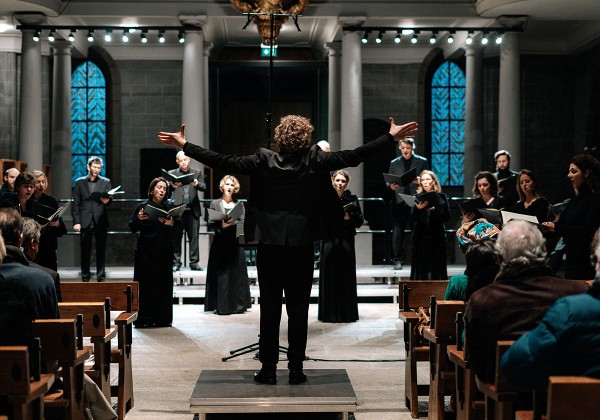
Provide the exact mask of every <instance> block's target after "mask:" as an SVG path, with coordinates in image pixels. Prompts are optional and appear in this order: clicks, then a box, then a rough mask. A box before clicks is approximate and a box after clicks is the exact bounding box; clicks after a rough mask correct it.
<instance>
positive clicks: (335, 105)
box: [325, 42, 342, 151]
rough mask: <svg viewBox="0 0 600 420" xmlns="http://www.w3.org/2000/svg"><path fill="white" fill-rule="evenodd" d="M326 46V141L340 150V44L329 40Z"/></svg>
mask: <svg viewBox="0 0 600 420" xmlns="http://www.w3.org/2000/svg"><path fill="white" fill-rule="evenodd" d="M325 47H326V48H327V58H328V61H329V83H328V85H329V99H328V101H329V102H328V114H329V121H328V130H327V141H328V142H329V145H330V146H331V150H332V151H336V150H340V145H341V142H340V116H341V115H340V103H341V99H340V92H341V78H340V55H341V52H342V51H341V49H342V45H341V43H339V42H329V43H327V44H326V45H325Z"/></svg>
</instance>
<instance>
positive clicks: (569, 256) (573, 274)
mask: <svg viewBox="0 0 600 420" xmlns="http://www.w3.org/2000/svg"><path fill="white" fill-rule="evenodd" d="M567 177H568V178H569V181H570V182H571V185H572V186H573V191H574V192H575V196H574V197H573V198H572V199H571V200H570V201H569V203H568V204H567V207H566V208H565V210H564V211H563V212H562V213H561V214H560V216H559V218H558V220H557V221H556V222H545V223H544V226H545V228H546V230H548V231H550V232H556V233H557V234H558V235H559V236H561V237H562V238H563V239H564V242H565V257H566V259H565V278H568V279H577V280H592V279H593V278H594V267H593V266H592V263H591V262H590V244H591V242H592V238H593V236H594V232H595V231H596V230H597V229H598V227H599V226H600V195H599V194H598V192H599V191H600V162H598V160H597V159H595V158H594V157H593V156H591V155H576V156H574V157H573V159H571V164H570V165H569V172H568V174H567Z"/></svg>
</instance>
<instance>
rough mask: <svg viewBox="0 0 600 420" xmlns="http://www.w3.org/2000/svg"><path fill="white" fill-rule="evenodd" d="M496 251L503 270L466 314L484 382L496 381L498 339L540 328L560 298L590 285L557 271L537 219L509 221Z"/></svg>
mask: <svg viewBox="0 0 600 420" xmlns="http://www.w3.org/2000/svg"><path fill="white" fill-rule="evenodd" d="M496 250H497V252H498V260H499V262H500V271H499V272H498V275H497V276H496V278H495V280H494V282H493V283H492V284H490V285H488V286H485V287H483V288H482V289H479V290H477V291H476V292H475V293H473V295H472V296H471V298H470V299H469V302H468V304H467V309H466V312H465V337H466V342H467V347H466V351H467V358H468V360H469V363H470V364H471V367H472V369H473V371H474V372H475V374H476V375H477V376H478V377H479V379H480V380H482V381H484V382H493V380H494V370H495V366H494V361H495V359H496V343H497V342H498V340H516V339H517V338H519V337H520V336H521V335H523V334H524V333H526V332H528V331H531V330H532V329H533V328H535V327H536V326H537V325H538V324H539V323H540V322H541V320H542V317H543V316H544V314H545V313H546V311H547V310H548V308H549V307H550V306H551V305H552V304H554V302H555V301H556V300H557V299H559V298H561V297H563V296H567V295H573V294H577V293H582V292H583V291H585V290H586V289H587V286H586V285H585V284H584V283H583V282H576V281H570V280H565V279H561V278H559V277H557V276H555V275H554V274H553V271H552V269H551V268H550V267H549V266H548V265H547V260H546V247H545V244H544V238H543V237H542V234H541V232H540V231H539V229H538V228H537V227H536V226H535V225H533V224H531V223H528V222H525V221H522V220H511V221H510V222H508V223H507V224H506V225H505V226H504V228H503V229H502V231H501V232H500V233H499V234H498V239H497V240H496Z"/></svg>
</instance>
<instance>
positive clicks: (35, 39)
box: [33, 31, 40, 42]
mask: <svg viewBox="0 0 600 420" xmlns="http://www.w3.org/2000/svg"><path fill="white" fill-rule="evenodd" d="M33 40H34V41H35V42H40V31H35V33H34V34H33Z"/></svg>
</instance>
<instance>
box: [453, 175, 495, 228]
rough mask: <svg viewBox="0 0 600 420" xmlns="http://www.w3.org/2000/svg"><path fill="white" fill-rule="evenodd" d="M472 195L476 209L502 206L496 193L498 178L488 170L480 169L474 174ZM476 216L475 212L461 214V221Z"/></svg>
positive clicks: (469, 219)
mask: <svg viewBox="0 0 600 420" xmlns="http://www.w3.org/2000/svg"><path fill="white" fill-rule="evenodd" d="M473 197H475V198H476V199H477V200H478V201H479V203H477V208H478V209H487V208H491V209H497V210H499V209H500V208H502V197H500V196H499V195H498V179H497V178H496V176H495V175H494V174H493V173H491V172H488V171H480V172H478V173H477V175H475V181H474V183H473ZM476 217H477V214H476V213H466V214H463V220H462V223H466V222H470V221H472V220H473V219H475V218H476ZM489 222H490V223H496V221H495V220H489Z"/></svg>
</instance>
